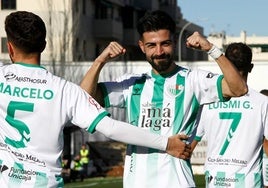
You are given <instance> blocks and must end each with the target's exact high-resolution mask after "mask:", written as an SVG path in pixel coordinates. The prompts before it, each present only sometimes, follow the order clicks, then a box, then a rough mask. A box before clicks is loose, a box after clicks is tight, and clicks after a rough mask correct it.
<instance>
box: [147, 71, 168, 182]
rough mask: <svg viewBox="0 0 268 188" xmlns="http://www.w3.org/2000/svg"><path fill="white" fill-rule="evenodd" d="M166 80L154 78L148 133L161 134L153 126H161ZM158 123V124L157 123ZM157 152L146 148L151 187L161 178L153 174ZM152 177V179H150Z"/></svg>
mask: <svg viewBox="0 0 268 188" xmlns="http://www.w3.org/2000/svg"><path fill="white" fill-rule="evenodd" d="M165 81H166V79H165V78H163V77H161V76H155V82H154V89H153V96H152V101H151V104H152V107H151V108H150V111H149V112H148V115H149V117H150V118H149V119H150V121H151V126H150V131H151V132H153V133H156V134H161V128H159V129H156V127H155V125H156V124H158V125H159V126H162V125H161V120H162V113H163V99H164V85H165ZM157 122H159V123H157ZM158 152H159V151H158V150H157V149H152V148H148V153H149V154H150V155H148V158H147V163H146V165H147V169H150V170H149V172H153V174H150V173H147V180H148V182H150V181H152V183H149V184H151V185H153V184H154V183H155V182H154V181H155V179H154V178H157V179H158V178H161V177H155V173H154V172H157V168H158V166H157V161H158ZM152 177H154V178H152Z"/></svg>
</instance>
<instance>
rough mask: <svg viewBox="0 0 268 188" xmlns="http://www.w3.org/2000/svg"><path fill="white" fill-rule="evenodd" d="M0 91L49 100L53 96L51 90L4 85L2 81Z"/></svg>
mask: <svg viewBox="0 0 268 188" xmlns="http://www.w3.org/2000/svg"><path fill="white" fill-rule="evenodd" d="M0 93H4V94H7V95H10V96H15V97H23V98H32V99H46V100H50V99H52V98H53V96H54V93H53V91H51V90H42V89H37V88H28V87H17V86H15V87H13V86H11V85H9V84H7V85H5V84H4V83H0Z"/></svg>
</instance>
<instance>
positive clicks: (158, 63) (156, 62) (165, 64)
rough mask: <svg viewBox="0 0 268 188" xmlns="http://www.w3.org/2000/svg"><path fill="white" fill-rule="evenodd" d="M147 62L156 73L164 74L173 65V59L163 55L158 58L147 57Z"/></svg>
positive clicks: (168, 55)
mask: <svg viewBox="0 0 268 188" xmlns="http://www.w3.org/2000/svg"><path fill="white" fill-rule="evenodd" d="M147 61H148V62H149V63H150V65H151V66H152V67H153V69H155V70H156V71H157V72H158V73H166V71H167V70H168V68H169V67H170V66H171V64H172V63H173V58H172V56H171V55H170V54H163V55H160V56H156V55H154V56H151V57H150V58H149V57H147Z"/></svg>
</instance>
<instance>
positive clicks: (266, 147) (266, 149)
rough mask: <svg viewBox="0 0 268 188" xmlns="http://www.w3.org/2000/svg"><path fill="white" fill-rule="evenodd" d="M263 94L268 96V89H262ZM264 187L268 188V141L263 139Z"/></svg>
mask: <svg viewBox="0 0 268 188" xmlns="http://www.w3.org/2000/svg"><path fill="white" fill-rule="evenodd" d="M260 93H261V94H263V95H265V96H268V89H262V90H261V91H260ZM262 175H263V186H264V188H268V140H266V139H263V159H262Z"/></svg>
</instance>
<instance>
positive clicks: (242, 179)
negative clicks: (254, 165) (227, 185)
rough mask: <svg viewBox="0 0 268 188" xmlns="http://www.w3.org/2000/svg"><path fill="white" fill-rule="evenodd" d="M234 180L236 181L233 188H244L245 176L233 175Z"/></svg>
mask: <svg viewBox="0 0 268 188" xmlns="http://www.w3.org/2000/svg"><path fill="white" fill-rule="evenodd" d="M235 179H238V181H236V182H235V187H237V188H240V187H246V184H245V174H239V173H235Z"/></svg>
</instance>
